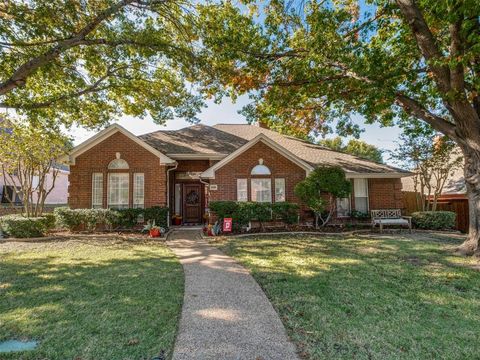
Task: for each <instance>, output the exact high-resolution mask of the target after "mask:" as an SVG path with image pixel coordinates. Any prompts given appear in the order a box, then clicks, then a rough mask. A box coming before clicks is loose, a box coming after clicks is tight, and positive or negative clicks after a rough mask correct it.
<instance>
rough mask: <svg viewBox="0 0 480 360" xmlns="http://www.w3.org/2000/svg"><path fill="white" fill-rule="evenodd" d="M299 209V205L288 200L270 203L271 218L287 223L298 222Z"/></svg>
mask: <svg viewBox="0 0 480 360" xmlns="http://www.w3.org/2000/svg"><path fill="white" fill-rule="evenodd" d="M299 209H300V207H299V206H298V205H297V204H293V203H288V202H279V203H275V204H272V212H273V218H274V219H275V220H281V221H283V222H284V223H286V224H289V225H291V224H296V223H297V222H298V210H299Z"/></svg>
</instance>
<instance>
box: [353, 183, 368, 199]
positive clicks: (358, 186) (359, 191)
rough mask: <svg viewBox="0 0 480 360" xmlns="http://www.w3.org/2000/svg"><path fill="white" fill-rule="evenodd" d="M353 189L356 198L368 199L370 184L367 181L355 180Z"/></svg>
mask: <svg viewBox="0 0 480 360" xmlns="http://www.w3.org/2000/svg"><path fill="white" fill-rule="evenodd" d="M353 188H354V192H355V196H358V197H367V196H368V182H367V179H354V180H353Z"/></svg>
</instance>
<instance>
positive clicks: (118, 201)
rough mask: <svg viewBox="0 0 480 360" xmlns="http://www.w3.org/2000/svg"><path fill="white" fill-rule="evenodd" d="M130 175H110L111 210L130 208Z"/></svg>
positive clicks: (109, 199)
mask: <svg viewBox="0 0 480 360" xmlns="http://www.w3.org/2000/svg"><path fill="white" fill-rule="evenodd" d="M128 187H129V174H127V173H110V174H108V207H109V208H111V209H125V208H128V190H129V189H128Z"/></svg>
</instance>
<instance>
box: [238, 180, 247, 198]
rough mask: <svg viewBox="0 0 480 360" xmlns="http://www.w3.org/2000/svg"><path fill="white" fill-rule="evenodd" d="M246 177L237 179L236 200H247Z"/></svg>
mask: <svg viewBox="0 0 480 360" xmlns="http://www.w3.org/2000/svg"><path fill="white" fill-rule="evenodd" d="M247 187H248V185H247V179H237V201H248V188H247Z"/></svg>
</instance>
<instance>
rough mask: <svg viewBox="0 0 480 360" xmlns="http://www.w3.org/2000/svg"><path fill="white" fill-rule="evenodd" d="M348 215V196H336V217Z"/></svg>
mask: <svg viewBox="0 0 480 360" xmlns="http://www.w3.org/2000/svg"><path fill="white" fill-rule="evenodd" d="M348 216H350V198H348V197H347V198H337V217H348Z"/></svg>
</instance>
